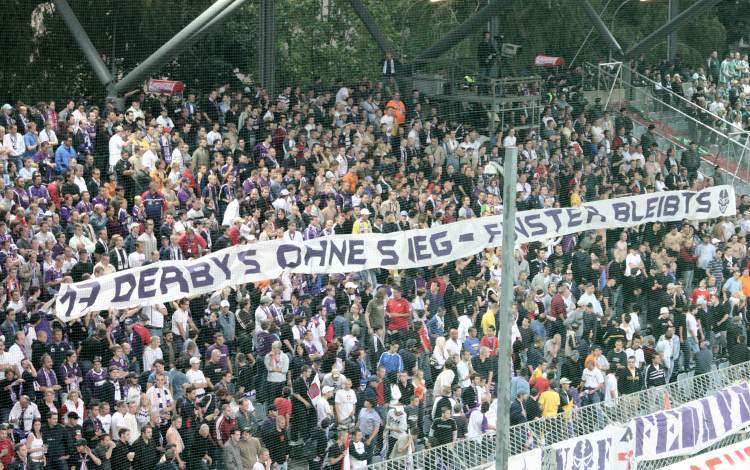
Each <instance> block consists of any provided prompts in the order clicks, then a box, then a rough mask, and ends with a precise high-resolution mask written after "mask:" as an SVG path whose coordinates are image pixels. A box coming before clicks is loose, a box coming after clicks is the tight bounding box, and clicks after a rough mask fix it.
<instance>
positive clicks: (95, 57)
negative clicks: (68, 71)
mask: <svg viewBox="0 0 750 470" xmlns="http://www.w3.org/2000/svg"><path fill="white" fill-rule="evenodd" d="M54 3H55V8H57V11H59V12H60V15H62V17H63V21H65V24H66V25H67V26H68V29H69V30H70V34H72V35H73V39H75V41H76V43H77V44H78V47H79V48H81V52H83V55H84V57H86V60H87V61H88V63H89V65H91V68H93V69H94V73H95V74H96V76H97V78H98V79H99V81H100V82H101V83H102V85H109V84H110V83H111V82H112V80H113V78H112V75H111V74H110V73H109V70H108V69H107V64H105V63H104V61H103V60H102V57H101V56H100V55H99V51H97V50H96V47H94V44H93V43H92V42H91V40H90V39H89V36H88V35H87V34H86V31H85V30H84V29H83V26H81V23H80V22H79V21H78V18H77V17H76V14H75V13H73V10H72V9H71V8H70V5H68V2H67V0H54Z"/></svg>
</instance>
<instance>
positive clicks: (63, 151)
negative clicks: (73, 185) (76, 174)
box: [55, 144, 78, 174]
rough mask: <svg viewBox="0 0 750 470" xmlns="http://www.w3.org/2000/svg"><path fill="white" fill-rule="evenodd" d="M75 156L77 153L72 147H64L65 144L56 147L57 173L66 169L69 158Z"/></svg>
mask: <svg viewBox="0 0 750 470" xmlns="http://www.w3.org/2000/svg"><path fill="white" fill-rule="evenodd" d="M77 156H78V154H77V153H76V151H75V150H74V149H73V147H66V146H65V144H62V145H61V146H59V147H57V150H56V151H55V171H56V172H57V173H58V174H61V173H65V172H66V171H68V166H69V165H70V159H71V158H76V157H77Z"/></svg>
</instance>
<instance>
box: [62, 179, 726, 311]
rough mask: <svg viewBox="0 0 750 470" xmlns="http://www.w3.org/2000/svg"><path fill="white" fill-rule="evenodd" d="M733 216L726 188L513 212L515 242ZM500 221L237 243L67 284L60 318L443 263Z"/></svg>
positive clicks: (470, 251)
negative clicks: (305, 277)
mask: <svg viewBox="0 0 750 470" xmlns="http://www.w3.org/2000/svg"><path fill="white" fill-rule="evenodd" d="M735 213H736V207H735V195H734V190H733V188H732V187H731V186H717V187H713V188H708V189H705V190H703V191H700V192H695V191H669V192H661V193H653V194H644V195H640V196H631V197H625V198H618V199H612V200H605V201H595V202H590V203H586V204H583V205H582V206H580V207H576V208H565V209H540V210H532V211H523V212H519V213H518V214H517V215H516V223H515V231H516V243H528V242H531V241H540V240H546V239H549V238H554V237H558V236H560V235H566V234H571V233H575V232H581V231H585V230H593V229H604V228H611V227H632V226H636V225H640V224H643V223H646V222H653V221H657V220H659V221H662V222H666V221H679V220H683V219H690V220H703V219H711V218H715V217H719V216H725V215H734V214H735ZM502 236H503V218H502V217H501V216H493V217H482V218H477V219H471V220H464V221H461V222H455V223H452V224H447V225H443V226H437V227H433V228H429V229H421V230H409V231H404V232H397V233H389V234H362V235H340V236H331V237H324V238H316V239H313V240H308V241H306V242H301V243H299V242H298V243H295V242H287V241H283V240H273V241H267V242H260V243H255V244H250V245H238V246H232V247H229V248H226V249H224V250H220V251H217V252H215V253H211V254H209V255H206V256H203V257H201V258H199V259H194V260H187V261H170V262H164V261H162V262H159V263H155V264H150V265H147V266H143V267H140V268H135V269H129V270H125V271H120V272H117V273H114V274H109V275H106V276H102V277H99V278H96V279H90V280H88V281H83V282H79V283H76V284H65V285H63V286H62V287H61V291H60V294H59V296H58V299H57V305H56V312H57V316H58V317H59V318H60V319H61V320H63V321H70V320H73V319H75V318H78V317H81V316H83V315H84V314H86V313H87V312H89V311H99V310H105V309H108V308H109V307H115V308H126V307H132V306H134V305H142V306H145V305H153V304H155V303H159V302H167V301H171V300H176V299H179V298H181V297H185V296H189V295H195V294H206V293H210V292H213V291H215V290H217V289H220V288H223V287H227V286H233V285H240V284H246V283H248V282H256V281H260V280H264V279H275V278H278V277H279V276H280V275H281V273H282V272H284V271H285V270H288V271H290V272H295V273H308V274H315V273H317V274H333V273H349V272H353V271H362V270H365V269H373V268H386V269H396V268H397V269H407V268H419V267H424V266H430V265H435V264H442V263H446V262H449V261H453V260H456V259H459V258H464V257H467V256H471V255H474V254H476V253H478V252H480V251H482V250H484V249H485V248H487V247H494V246H499V245H500V244H501V242H502Z"/></svg>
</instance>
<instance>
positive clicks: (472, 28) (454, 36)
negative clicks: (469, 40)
mask: <svg viewBox="0 0 750 470" xmlns="http://www.w3.org/2000/svg"><path fill="white" fill-rule="evenodd" d="M503 6H505V5H504V2H503V0H490V2H489V3H488V4H487V5H485V6H484V7H482V8H481V9H480V10H478V11H476V12H475V13H474V14H473V15H471V16H470V17H469V18H467V19H466V20H465V21H464V22H463V23H461V24H460V25H458V26H456V27H455V28H453V29H452V30H450V31H448V32H447V33H445V34H443V35H442V36H441V38H440V39H439V40H438V41H436V42H435V43H433V44H432V45H431V46H429V47H428V48H427V49H425V50H423V51H422V52H420V53H419V54H418V55H417V58H416V60H417V61H420V60H428V59H436V58H438V57H440V56H441V55H443V54H445V53H446V52H448V51H449V50H450V49H451V48H453V47H454V46H455V45H457V44H458V43H459V42H461V41H463V40H464V39H465V38H466V37H467V36H469V35H470V34H473V33H476V32H477V29H478V28H481V27H482V25H484V24H486V23H487V21H488V20H489V19H490V18H492V17H495V16H497V15H499V14H500V12H501V11H502V10H503Z"/></svg>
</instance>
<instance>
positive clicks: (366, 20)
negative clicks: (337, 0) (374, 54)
mask: <svg viewBox="0 0 750 470" xmlns="http://www.w3.org/2000/svg"><path fill="white" fill-rule="evenodd" d="M349 5H351V6H352V9H353V10H354V13H356V14H357V16H358V17H359V19H360V20H362V24H364V25H365V28H366V29H367V31H368V32H369V33H370V36H372V38H373V39H374V40H375V42H376V43H377V44H378V47H379V48H380V50H381V51H383V54H385V53H387V52H391V53H393V52H394V48H393V44H392V43H391V41H390V40H388V38H387V37H386V36H385V34H383V32H382V31H381V30H380V28H379V27H378V23H377V21H375V18H374V17H373V16H372V13H370V10H368V9H367V7H366V6H365V5H364V4H363V3H362V2H361V1H360V0H349Z"/></svg>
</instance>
